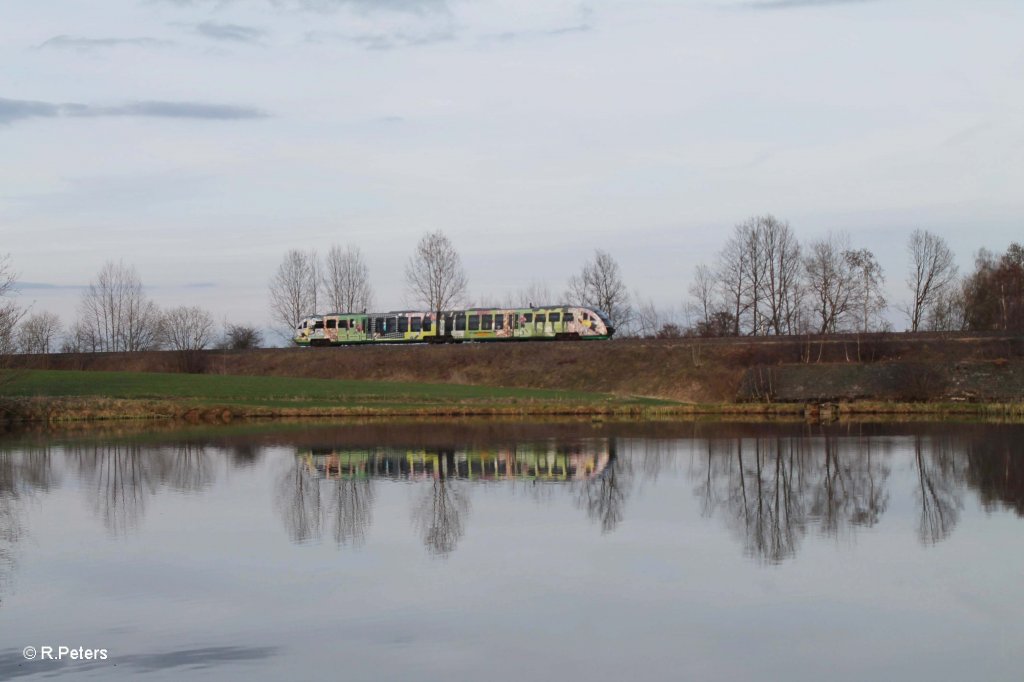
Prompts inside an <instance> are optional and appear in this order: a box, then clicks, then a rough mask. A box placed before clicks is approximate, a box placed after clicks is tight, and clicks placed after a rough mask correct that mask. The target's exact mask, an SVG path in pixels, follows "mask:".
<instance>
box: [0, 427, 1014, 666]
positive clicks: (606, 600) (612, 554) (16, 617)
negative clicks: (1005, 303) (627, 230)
mask: <svg viewBox="0 0 1024 682" xmlns="http://www.w3.org/2000/svg"><path fill="white" fill-rule="evenodd" d="M1022 514H1024V427H1022V426H1019V425H993V424H989V425H983V424H968V425H965V424H936V423H919V424H915V423H910V424H852V425H850V424H844V425H831V426H809V425H805V424H728V423H653V424H642V423H621V424H619V423H590V422H548V423H526V422H493V421H490V422H476V423H473V422H466V423H455V424H445V425H432V424H430V423H426V422H405V423H385V422H375V423H362V424H340V425H339V424H334V425H324V424H305V425H303V424H291V425H277V426H249V427H236V426H231V427H223V428H214V427H194V428H192V429H189V430H177V431H163V432H155V433H154V432H150V433H119V432H117V431H98V432H86V433H82V434H79V435H67V434H65V435H60V434H52V433H44V432H40V433H24V434H12V435H9V436H7V437H5V438H4V439H2V440H0V679H22V678H27V679H36V678H40V679H42V678H47V679H48V678H51V677H61V678H71V677H83V678H94V679H103V680H106V679H129V678H131V679H134V678H141V679H149V680H163V679H167V680H179V679H210V680H320V679H330V680H335V679H337V680H556V679H562V680H683V679H692V680H821V679H828V680H930V681H934V680H956V681H957V682H961V681H964V680H1020V679H1022V675H1024V651H1022V650H1024V645H1022V642H1024V523H1022ZM44 646H50V647H53V649H52V652H51V655H52V656H54V657H56V656H57V654H58V653H59V651H60V650H59V649H58V647H60V646H65V647H67V648H68V651H69V652H70V650H72V649H77V648H78V647H84V648H85V649H97V650H106V659H105V660H70V659H69V658H68V657H67V656H64V657H62V660H41V657H42V652H43V651H44V649H43V647H44ZM25 647H34V648H35V652H34V653H35V656H36V657H35V659H34V660H26V658H25V657H24V654H23V651H24V649H25ZM82 655H85V654H84V651H83V654H82ZM96 655H99V654H98V653H97V654H96Z"/></svg>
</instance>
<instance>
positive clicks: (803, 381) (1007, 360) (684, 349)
mask: <svg viewBox="0 0 1024 682" xmlns="http://www.w3.org/2000/svg"><path fill="white" fill-rule="evenodd" d="M18 360H19V362H20V363H21V364H22V365H23V366H25V367H36V368H51V369H85V370H106V371H144V372H177V371H181V363H180V359H179V358H178V356H177V354H175V353H173V352H144V353H88V354H57V355H49V356H21V357H19V358H18ZM194 364H195V367H194V368H193V369H196V370H199V371H201V372H202V373H205V374H224V375H242V376H279V377H306V378H322V379H354V380H371V381H388V382H428V383H448V384H462V385H479V386H505V387H522V388H552V389H562V390H569V391H586V392H595V393H612V394H616V395H619V396H648V397H656V398H663V399H668V400H676V401H683V402H690V403H729V402H734V401H738V400H748V401H749V400H754V401H783V402H810V401H819V400H844V399H876V400H902V401H919V400H967V401H996V400H1002V401H1008V400H1021V399H1022V397H1024V395H1022V391H1024V386H1022V384H1024V370H1022V366H1024V337H1020V336H1014V335H1006V334H998V333H991V334H913V335H911V334H861V335H855V334H850V335H834V336H830V337H763V338H742V339H710V340H702V339H665V340H655V339H624V340H615V341H611V342H549V343H505V344H483V343H482V344H461V345H452V346H428V345H415V346H376V347H346V348H323V349H266V350H256V351H203V352H202V353H201V355H200V356H199V357H198V359H197V360H196V361H195V363H194Z"/></svg>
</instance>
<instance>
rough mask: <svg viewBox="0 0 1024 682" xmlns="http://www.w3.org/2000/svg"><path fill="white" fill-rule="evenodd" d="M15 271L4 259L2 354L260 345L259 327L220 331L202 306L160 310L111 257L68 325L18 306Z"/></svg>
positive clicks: (134, 274)
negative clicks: (15, 292)
mask: <svg viewBox="0 0 1024 682" xmlns="http://www.w3.org/2000/svg"><path fill="white" fill-rule="evenodd" d="M14 284H15V274H14V272H13V270H12V269H11V267H10V265H9V261H8V260H7V258H0V356H6V355H8V354H11V353H15V352H21V353H43V354H45V353H52V352H56V351H57V350H60V351H61V352H65V353H68V352H103V351H112V352H117V351H144V350H160V349H169V350H176V351H182V352H191V351H198V350H203V349H205V348H209V347H211V346H214V345H219V346H221V347H225V348H255V347H258V346H259V345H260V344H261V343H262V335H261V333H260V332H259V330H258V329H256V328H255V327H251V326H246V325H238V324H229V325H226V326H225V328H224V329H223V330H219V329H218V325H217V324H216V323H215V321H214V319H213V316H212V315H211V314H210V313H209V312H208V311H207V310H204V309H203V308H201V307H199V306H184V305H183V306H177V307H174V308H169V309H161V308H160V307H159V306H157V304H156V303H155V302H154V301H153V300H151V299H150V298H149V296H148V295H147V294H146V291H145V287H144V286H143V284H142V280H141V278H140V277H139V273H138V271H137V270H136V269H135V267H134V266H131V265H127V264H125V263H124V262H113V261H109V262H107V263H106V264H104V265H103V267H102V268H101V269H100V271H99V273H98V274H97V276H96V278H95V279H94V280H93V281H92V282H90V283H89V285H88V286H87V287H86V288H85V289H84V290H83V292H82V295H81V299H80V300H79V305H78V317H77V318H76V319H75V320H73V321H72V322H71V323H70V325H68V327H67V328H65V326H64V325H63V324H62V321H61V318H60V317H59V316H57V315H56V314H54V313H52V312H49V311H35V312H30V311H27V310H25V309H23V308H22V307H21V306H19V305H18V304H17V302H16V301H14V300H13V299H12V298H10V294H13V293H14Z"/></svg>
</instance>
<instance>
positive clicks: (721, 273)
mask: <svg viewBox="0 0 1024 682" xmlns="http://www.w3.org/2000/svg"><path fill="white" fill-rule="evenodd" d="M743 243H744V228H743V226H741V225H737V226H736V228H735V230H734V231H733V234H732V236H731V237H729V239H728V241H726V242H725V246H724V247H723V248H722V251H721V252H720V253H719V254H718V267H717V272H716V273H715V275H716V279H717V280H718V283H719V287H720V288H721V292H722V297H723V298H724V299H725V301H726V303H727V305H728V309H729V316H730V318H731V320H732V334H733V336H739V335H740V324H741V320H742V319H743V317H744V315H745V314H746V312H747V308H748V307H749V305H750V304H749V301H748V297H747V291H748V289H749V288H750V283H749V280H750V277H749V274H748V272H749V270H750V263H749V261H748V260H747V252H746V250H745V249H744V248H743ZM709 326H710V325H709Z"/></svg>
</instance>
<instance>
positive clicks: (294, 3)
mask: <svg viewBox="0 0 1024 682" xmlns="http://www.w3.org/2000/svg"><path fill="white" fill-rule="evenodd" d="M160 1H161V2H167V3H170V4H172V5H180V6H198V5H216V6H223V5H226V4H229V2H230V0H160ZM266 2H267V4H269V5H272V6H274V7H277V8H280V9H296V10H310V11H314V12H329V11H333V10H336V9H340V8H343V7H348V8H351V9H356V10H360V11H366V12H372V11H378V10H384V11H394V12H412V13H415V14H420V13H425V12H437V11H441V12H445V11H447V10H448V0H266Z"/></svg>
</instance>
